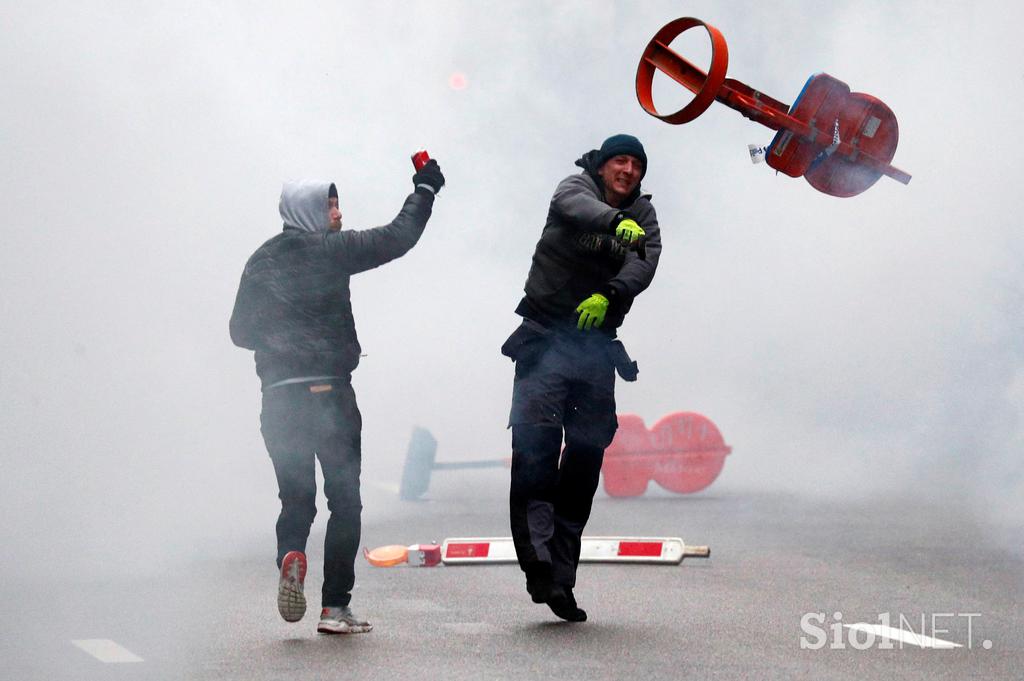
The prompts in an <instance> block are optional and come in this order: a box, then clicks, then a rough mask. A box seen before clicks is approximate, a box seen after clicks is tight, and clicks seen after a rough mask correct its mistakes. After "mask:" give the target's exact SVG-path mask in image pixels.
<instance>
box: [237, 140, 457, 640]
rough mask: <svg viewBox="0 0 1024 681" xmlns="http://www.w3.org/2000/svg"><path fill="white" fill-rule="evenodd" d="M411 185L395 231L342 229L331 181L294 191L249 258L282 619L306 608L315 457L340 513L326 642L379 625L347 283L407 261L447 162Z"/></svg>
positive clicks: (325, 598) (335, 521)
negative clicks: (364, 574) (364, 610)
mask: <svg viewBox="0 0 1024 681" xmlns="http://www.w3.org/2000/svg"><path fill="white" fill-rule="evenodd" d="M413 185H414V191H413V193H411V194H409V196H408V197H407V198H406V199H405V203H404V204H403V206H402V209H401V210H400V211H399V213H398V216H397V217H396V218H395V219H394V220H392V221H391V222H390V223H389V224H387V225H384V226H382V227H377V228H375V229H368V230H363V231H355V230H346V231H342V230H341V224H342V216H341V209H340V207H339V205H338V192H337V189H336V188H335V186H334V185H333V184H332V183H329V182H308V181H307V182H289V183H286V184H285V185H284V188H283V189H282V190H281V202H280V206H279V209H280V213H281V219H282V220H283V221H284V229H283V230H282V231H281V233H280V234H278V235H277V236H275V237H273V238H271V239H270V240H269V241H267V242H266V243H264V244H263V245H262V246H260V247H259V248H258V249H257V250H256V252H255V253H253V255H252V257H250V258H249V261H248V262H247V263H246V265H245V270H244V272H243V273H242V280H241V283H240V284H239V287H238V295H237V297H236V299H235V307H234V311H233V312H232V314H231V324H230V331H231V340H232V341H233V342H234V343H235V345H238V346H240V347H243V348H248V349H250V350H255V357H256V373H257V374H258V375H259V377H260V380H261V382H262V386H263V410H262V414H261V415H260V423H261V427H260V430H261V431H262V433H263V439H264V442H265V443H266V446H267V451H268V452H269V454H270V458H271V461H272V462H273V464H274V471H275V473H276V475H277V483H278V488H279V496H280V499H281V513H280V516H279V517H278V520H277V565H278V568H279V569H280V578H279V582H278V610H279V612H280V614H281V616H282V617H283V618H284V619H285V620H286V621H289V622H296V621H298V620H300V619H301V618H302V616H303V615H304V614H305V611H306V599H305V595H304V594H303V580H304V579H305V575H306V556H305V550H306V540H307V538H308V537H309V531H310V527H311V526H312V524H313V518H314V516H315V515H316V477H315V458H319V459H320V468H321V470H322V471H323V475H324V493H325V494H326V496H327V506H328V509H329V511H330V518H329V520H328V521H327V536H326V539H325V541H324V582H323V592H322V610H321V616H320V622H319V624H318V626H317V631H319V632H322V633H330V634H337V633H341V634H348V633H362V632H367V631H370V629H371V628H372V626H371V625H370V624H369V623H368V622H366V621H365V620H362V619H360V618H358V617H356V616H355V615H353V614H352V611H351V609H350V608H349V602H350V600H351V598H352V594H351V591H352V587H353V585H354V584H355V558H356V553H357V550H358V547H359V537H360V514H361V510H362V502H361V500H360V494H359V472H360V467H361V457H362V455H361V449H360V447H361V444H360V437H361V428H362V417H361V416H360V413H359V408H358V407H357V405H356V397H355V393H354V392H353V390H352V383H351V374H352V371H353V370H354V369H355V368H356V365H357V364H358V363H359V354H360V347H359V340H358V338H357V337H356V328H355V322H354V320H353V318H352V304H351V295H350V292H349V278H350V277H351V275H353V274H357V273H359V272H363V271H365V270H369V269H372V268H374V267H378V266H380V265H383V264H384V263H386V262H389V261H391V260H394V259H395V258H398V257H400V256H402V255H404V254H405V253H406V252H407V251H409V249H411V248H412V247H413V246H414V245H415V244H416V242H417V241H418V240H419V238H420V235H421V234H422V233H423V228H424V227H425V226H426V223H427V220H428V219H429V218H430V213H431V208H432V206H433V203H434V196H435V194H436V193H437V192H438V191H440V189H441V187H442V186H443V185H444V176H443V175H442V174H441V169H440V167H439V166H438V165H437V162H436V161H433V160H432V161H430V162H429V163H428V164H427V165H426V166H424V167H423V168H422V169H421V170H419V171H417V172H416V174H415V175H414V176H413Z"/></svg>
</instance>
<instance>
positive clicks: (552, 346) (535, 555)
mask: <svg viewBox="0 0 1024 681" xmlns="http://www.w3.org/2000/svg"><path fill="white" fill-rule="evenodd" d="M608 342H609V341H608V338H607V337H606V336H603V335H601V334H597V333H596V332H594V333H593V335H589V334H588V335H584V334H579V335H576V334H573V335H556V336H554V337H553V338H549V339H546V340H545V341H544V347H543V348H541V349H540V350H539V352H538V351H536V349H534V351H533V352H531V353H530V356H529V357H528V358H519V359H517V361H516V377H515V383H514V385H513V391H512V413H511V417H510V419H509V425H510V426H511V427H512V484H511V489H510V493H509V511H510V520H511V526H512V539H513V542H514V544H515V547H516V556H517V557H518V559H519V566H520V568H522V570H523V571H524V572H525V573H526V574H527V577H528V578H529V577H532V576H534V575H537V576H546V575H547V574H550V576H551V580H552V582H553V583H555V584H557V585H561V586H565V587H570V588H571V587H573V586H575V584H576V568H577V566H578V565H579V559H580V539H581V537H582V535H583V528H584V526H585V525H586V524H587V520H588V519H589V518H590V510H591V505H592V503H593V499H594V493H595V492H596V491H597V484H598V480H599V479H600V475H601V462H602V460H603V458H604V450H605V447H607V446H608V445H609V444H610V443H611V441H612V438H613V437H614V435H615V430H616V428H617V427H618V421H617V419H616V416H615V369H614V366H613V364H612V361H611V359H610V358H609V356H608V352H607V347H608ZM563 433H564V437H565V450H564V451H562V437H563Z"/></svg>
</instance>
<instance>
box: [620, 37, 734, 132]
mask: <svg viewBox="0 0 1024 681" xmlns="http://www.w3.org/2000/svg"><path fill="white" fill-rule="evenodd" d="M697 26H703V27H704V28H705V29H706V30H707V32H708V36H709V37H710V38H711V68H710V69H709V71H708V73H706V74H704V73H703V72H702V71H699V69H698V72H700V73H702V74H703V75H704V84H703V85H702V86H701V88H700V91H699V92H698V93H697V96H696V97H694V98H693V100H692V101H691V102H690V103H689V104H687V105H686V106H684V107H683V108H682V109H680V110H679V111H676V112H675V113H672V114H665V115H662V114H660V113H658V110H657V108H655V106H654V99H653V97H652V95H651V86H652V85H653V83H654V72H655V71H657V70H658V69H657V68H656V67H655V66H654V64H652V63H650V62H649V61H647V58H648V56H650V55H651V54H652V53H654V51H655V50H657V49H658V47H657V45H656V43H659V42H660V43H661V44H662V45H670V44H671V43H672V41H673V40H675V39H676V37H677V36H679V34H681V33H682V32H683V31H688V30H690V29H691V28H696V27H697ZM728 68H729V47H728V46H727V45H726V44H725V38H724V37H722V34H721V32H719V30H718V29H717V28H715V27H714V26H712V25H710V24H707V23H705V22H703V21H701V20H700V19H695V18H693V17H683V18H682V19H676V20H675V21H672V22H670V23H668V24H666V25H665V26H664V27H662V29H661V30H660V31H658V33H657V34H655V36H654V37H653V38H652V39H651V42H649V43H647V47H646V48H645V49H644V53H643V56H642V57H641V58H640V65H639V66H638V67H637V69H636V97H637V99H638V100H639V101H640V106H641V107H643V109H644V111H646V112H647V113H649V114H651V115H652V116H654V117H655V118H658V119H660V120H663V121H665V122H666V123H671V124H673V125H681V124H683V123H689V122H690V121H692V120H693V119H694V118H696V117H697V116H700V115H701V114H702V113H704V112H705V111H707V108H708V107H709V106H711V103H712V102H714V101H715V97H716V96H717V95H718V90H719V89H720V88H721V87H722V83H723V82H725V72H726V69H728Z"/></svg>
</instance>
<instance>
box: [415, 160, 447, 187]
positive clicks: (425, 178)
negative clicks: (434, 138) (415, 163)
mask: <svg viewBox="0 0 1024 681" xmlns="http://www.w3.org/2000/svg"><path fill="white" fill-rule="evenodd" d="M412 183H413V185H415V187H416V191H421V190H422V191H428V192H430V193H431V194H436V193H438V192H439V191H441V187H443V186H444V175H442V174H441V166H439V165H437V161H435V160H434V159H430V160H429V161H427V164H426V165H425V166H423V167H422V168H420V169H419V170H417V171H416V174H415V175H413V176H412Z"/></svg>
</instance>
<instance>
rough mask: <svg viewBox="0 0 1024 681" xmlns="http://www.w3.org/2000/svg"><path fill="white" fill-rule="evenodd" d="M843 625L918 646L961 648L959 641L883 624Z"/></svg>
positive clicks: (861, 623) (860, 623)
mask: <svg viewBox="0 0 1024 681" xmlns="http://www.w3.org/2000/svg"><path fill="white" fill-rule="evenodd" d="M843 626H844V627H847V628H848V629H856V630H857V631H866V632H871V633H872V634H874V635H875V636H882V637H883V638H888V639H891V640H893V641H900V642H901V643H908V644H910V645H912V646H917V647H919V648H963V646H962V645H961V644H959V643H953V642H952V641H943V640H942V639H941V638H932V637H931V636H925V635H924V634H915V633H914V632H912V631H906V630H904V629H894V628H892V627H887V626H885V625H883V624H868V623H866V622H858V623H857V624H844V625H843Z"/></svg>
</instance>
